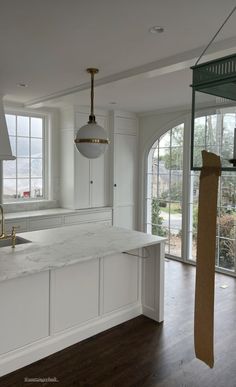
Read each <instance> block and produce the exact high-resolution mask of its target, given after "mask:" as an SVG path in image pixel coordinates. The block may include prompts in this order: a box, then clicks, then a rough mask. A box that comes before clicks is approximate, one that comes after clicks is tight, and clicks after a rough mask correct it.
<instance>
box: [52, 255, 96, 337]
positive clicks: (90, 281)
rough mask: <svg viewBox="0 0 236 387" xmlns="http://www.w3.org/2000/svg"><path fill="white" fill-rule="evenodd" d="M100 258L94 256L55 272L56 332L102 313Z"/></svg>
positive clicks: (53, 302) (53, 297)
mask: <svg viewBox="0 0 236 387" xmlns="http://www.w3.org/2000/svg"><path fill="white" fill-rule="evenodd" d="M98 297H99V262H98V259H97V260H91V261H86V262H81V263H78V264H75V265H70V266H67V267H63V268H60V269H56V270H54V271H53V272H52V299H51V305H52V307H53V311H52V314H53V321H54V323H53V327H52V329H53V332H59V331H62V330H64V329H67V328H71V327H73V326H75V325H78V324H80V323H82V322H85V321H88V320H90V319H92V318H94V317H97V316H98Z"/></svg>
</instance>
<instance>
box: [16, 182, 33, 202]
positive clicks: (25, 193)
mask: <svg viewBox="0 0 236 387" xmlns="http://www.w3.org/2000/svg"><path fill="white" fill-rule="evenodd" d="M17 186H18V187H17V194H18V198H24V199H27V198H29V197H30V188H29V179H18V180H17Z"/></svg>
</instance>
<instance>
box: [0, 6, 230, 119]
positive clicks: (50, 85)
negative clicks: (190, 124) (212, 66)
mask: <svg viewBox="0 0 236 387" xmlns="http://www.w3.org/2000/svg"><path fill="white" fill-rule="evenodd" d="M0 5H1V11H0V50H1V59H0V88H1V94H3V95H4V96H5V100H7V101H13V102H20V103H24V104H26V105H27V106H42V104H41V105H40V104H38V105H35V103H36V102H38V103H39V102H43V105H44V106H47V105H50V106H57V105H58V104H61V103H64V102H66V103H80V104H83V105H84V104H88V103H89V93H88V90H86V89H88V87H89V78H88V74H87V73H86V71H85V69H86V68H87V67H98V68H99V69H100V72H99V74H98V75H97V76H96V80H97V84H100V86H99V87H97V88H96V99H95V104H96V105H99V106H100V107H110V108H111V106H112V108H113V107H114V106H115V107H116V108H119V109H125V110H131V111H137V112H141V111H150V110H156V109H162V108H167V107H172V106H178V105H184V104H186V103H189V102H190V98H191V90H190V88H189V84H190V83H191V72H190V70H189V66H190V65H191V64H193V63H194V62H195V60H196V58H197V57H198V55H200V53H201V51H202V49H203V47H204V46H206V44H207V43H208V42H209V40H210V39H211V38H212V36H213V35H214V33H215V32H216V31H217V29H218V28H219V27H220V25H221V24H222V22H223V21H224V19H225V18H226V17H227V15H228V14H229V12H230V11H231V10H232V8H233V7H234V6H235V0H224V1H222V0H204V1H203V0H198V1H196V0H178V1H175V0H145V1H144V0H119V1H117V0H99V1H98V0H86V1H85V0H84V1H82V0H50V1H46V0H20V1H19V0H1V1H0ZM235 21H236V12H235V14H233V16H232V17H231V19H230V20H229V21H228V23H227V24H226V26H225V27H224V29H223V30H222V32H221V33H220V35H219V36H218V37H217V39H216V43H215V45H213V46H212V48H211V50H209V52H210V51H212V52H215V53H216V54H215V56H216V57H217V55H219V54H220V55H221V54H222V53H223V54H228V53H229V52H236V50H235V47H236V31H235ZM153 25H161V26H164V27H165V32H164V33H163V34H157V35H152V34H150V33H149V32H148V29H149V28H150V27H151V26H153ZM227 49H228V51H227ZM221 56H222V55H221ZM204 59H205V57H204ZM155 69H157V70H156V71H155ZM114 81H115V82H114ZM19 82H23V83H27V84H28V87H27V88H24V89H23V88H19V87H17V83H19ZM73 90H77V92H76V93H74V94H71V95H69V96H67V97H63V98H62V97H61V96H62V95H63V94H70V93H71V91H73ZM49 96H51V97H49ZM52 97H60V98H59V100H58V99H54V100H53V101H52ZM113 101H115V102H116V105H114V106H113V105H110V102H113Z"/></svg>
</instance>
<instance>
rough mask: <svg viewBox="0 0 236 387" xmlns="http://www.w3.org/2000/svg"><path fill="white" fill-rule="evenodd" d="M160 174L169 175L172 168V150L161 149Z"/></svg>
mask: <svg viewBox="0 0 236 387" xmlns="http://www.w3.org/2000/svg"><path fill="white" fill-rule="evenodd" d="M158 162H159V173H168V170H169V169H170V166H171V160H170V148H160V149H159V160H158Z"/></svg>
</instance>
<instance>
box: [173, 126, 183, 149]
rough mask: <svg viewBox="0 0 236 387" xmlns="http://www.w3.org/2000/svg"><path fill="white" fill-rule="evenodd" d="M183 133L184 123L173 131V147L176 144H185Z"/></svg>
mask: <svg viewBox="0 0 236 387" xmlns="http://www.w3.org/2000/svg"><path fill="white" fill-rule="evenodd" d="M183 134H184V131H183V125H179V126H177V127H176V128H174V129H172V131H171V146H172V147H173V146H174V147H175V146H179V147H182V146H183V141H184V138H183Z"/></svg>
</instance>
